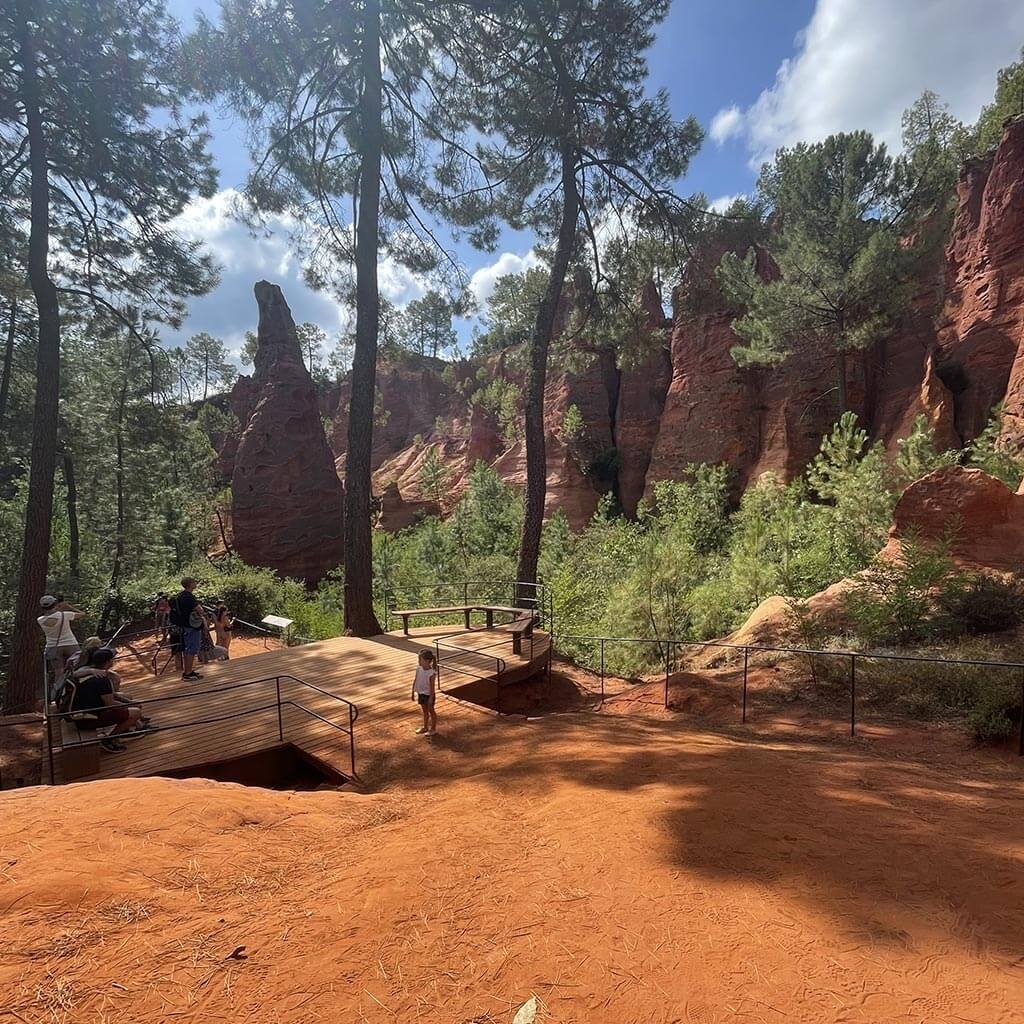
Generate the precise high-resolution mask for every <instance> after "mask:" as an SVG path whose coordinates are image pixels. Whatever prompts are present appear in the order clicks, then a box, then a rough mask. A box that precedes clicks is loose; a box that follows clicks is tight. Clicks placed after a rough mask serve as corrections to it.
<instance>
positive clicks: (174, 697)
mask: <svg viewBox="0 0 1024 1024" xmlns="http://www.w3.org/2000/svg"><path fill="white" fill-rule="evenodd" d="M282 679H287V680H290V681H292V682H294V683H298V684H299V685H300V686H305V687H306V688H308V689H310V690H314V691H316V692H317V693H319V694H322V695H323V696H325V697H329V698H330V699H331V700H334V701H337V702H338V703H339V704H344V705H345V706H346V707H347V709H348V727H347V728H346V727H345V726H343V725H341V724H339V723H338V722H334V721H331V720H330V719H328V718H324V717H323V716H322V715H320V714H319V713H318V712H316V711H314V710H313V709H312V708H308V707H306V706H305V705H304V704H301V703H299V702H298V701H296V700H292V699H290V698H285V699H282V697H281V680H282ZM270 682H273V683H275V684H276V687H277V699H276V700H275V701H274V702H273V703H268V704H263V705H260V706H259V707H255V708H252V707H250V708H242V709H240V710H237V711H232V712H229V713H227V714H224V715H216V716H214V717H212V718H199V719H192V720H190V721H187V722H179V723H176V724H173V725H166V726H161V727H160V729H159V731H160V732H173V731H175V730H178V729H189V728H194V727H195V726H200V725H215V724H217V723H218V722H227V721H231V720H232V719H235V718H242V717H245V716H246V715H253V714H261V713H263V712H266V711H271V710H273V709H274V708H276V709H277V712H278V735H279V738H280V739H281V740H282V741H283V740H284V724H283V720H282V718H281V708H282V707H293V708H297V709H298V710H299V711H302V712H304V713H305V714H307V715H310V716H311V717H313V718H316V719H318V720H319V721H321V722H323V723H324V724H326V725H329V726H330V727H331V728H332V729H335V730H337V731H338V732H341V733H345V734H347V735H348V738H349V760H350V764H351V768H352V775H353V777H354V776H355V774H356V751H355V731H354V730H355V724H356V720H357V719H358V718H359V708H358V706H357V705H356V704H354V703H353V702H352V701H350V700H348V699H347V698H345V697H342V696H340V695H339V694H336V693H331V692H330V690H325V689H323V688H322V687H320V686H317V685H316V684H315V683H310V682H308V681H307V680H305V679H301V678H299V677H298V676H295V675H292V674H291V673H287V672H282V673H279V674H278V675H275V676H262V677H261V678H259V679H246V680H243V681H241V682H238V683H230V684H228V685H226V686H219V687H214V688H211V689H206V690H189V691H187V692H185V693H172V694H167V695H165V696H162V697H153V698H150V699H148V700H141V701H138V704H139V705H140V706H148V705H152V704H165V703H169V702H172V701H183V700H194V699H197V698H202V697H209V696H211V695H214V694H222V693H230V692H232V691H233V690H240V689H244V688H247V687H251V686H258V685H260V684H262V683H270ZM97 710H98V709H97ZM81 714H88V712H81V711H63V712H57V713H51V712H50V710H49V704H47V705H46V707H45V711H44V714H43V720H44V722H45V724H46V728H47V745H48V747H49V756H50V779H51V781H52V780H53V778H54V771H53V746H54V744H53V738H52V729H51V723H52V722H53V721H63V720H64V719H74V718H75V717H76V716H79V715H81ZM104 738H105V737H99V736H97V737H96V738H94V739H85V740H81V741H80V742H79V743H78V744H76V746H89V745H92V744H96V743H101V742H102V740H103V739H104ZM60 746H61V749H63V744H61V745H60Z"/></svg>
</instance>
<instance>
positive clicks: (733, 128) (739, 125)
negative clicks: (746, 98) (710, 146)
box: [709, 104, 743, 146]
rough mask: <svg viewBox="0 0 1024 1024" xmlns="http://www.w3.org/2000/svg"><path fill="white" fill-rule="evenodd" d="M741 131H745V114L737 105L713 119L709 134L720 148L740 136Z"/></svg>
mask: <svg viewBox="0 0 1024 1024" xmlns="http://www.w3.org/2000/svg"><path fill="white" fill-rule="evenodd" d="M741 131H743V114H742V112H741V111H740V108H739V107H737V106H736V104H733V105H732V106H731V107H725V108H724V109H723V110H720V111H719V112H718V113H717V114H715V116H714V117H713V118H712V119H711V128H710V131H709V134H710V136H711V138H712V139H714V141H715V142H717V143H718V145H719V146H721V145H722V144H723V143H725V142H728V140H729V139H731V138H732V137H733V136H734V135H739V134H740V132H741Z"/></svg>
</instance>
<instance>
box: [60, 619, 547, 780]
mask: <svg viewBox="0 0 1024 1024" xmlns="http://www.w3.org/2000/svg"><path fill="white" fill-rule="evenodd" d="M439 639H440V640H441V642H442V643H443V644H445V645H447V644H455V645H457V646H458V647H460V648H462V650H463V651H464V652H465V653H463V654H456V652H454V651H452V652H449V651H448V650H447V648H446V647H442V663H441V685H442V686H443V687H444V688H445V689H454V690H456V692H457V689H458V687H459V686H460V685H465V684H467V683H470V682H478V681H479V678H480V676H484V677H486V678H490V679H493V673H494V669H495V662H494V661H493V655H496V656H497V657H500V658H501V659H503V661H504V663H505V666H506V667H505V671H504V672H503V675H502V679H503V682H510V681H513V680H515V679H519V678H525V677H526V676H527V675H532V674H534V673H536V672H538V671H540V670H542V669H543V666H544V663H545V660H546V658H547V649H548V637H547V634H544V633H540V632H538V633H536V634H535V642H534V644H533V645H532V648H533V649H532V652H531V645H530V644H529V643H524V645H523V654H522V655H521V656H516V655H515V654H513V653H512V635H511V633H509V632H507V631H506V630H502V629H500V628H495V629H494V630H484V629H480V628H477V627H474V628H473V629H471V630H469V631H466V630H454V629H452V627H451V626H450V625H443V626H421V627H417V628H414V629H411V630H410V635H409V636H404V635H403V634H402V633H401V632H396V633H392V634H382V635H380V636H377V637H373V638H370V639H361V638H357V637H335V638H334V639H331V640H321V641H318V642H316V643H312V644H305V645H303V646H301V647H292V648H281V649H277V650H269V651H267V652H266V653H262V654H254V655H250V656H248V657H245V658H239V659H237V660H233V661H229V662H219V663H216V664H211V665H207V666H203V667H201V672H202V674H203V679H201V680H199V681H198V682H194V683H187V682H185V681H184V680H182V679H181V678H180V677H179V676H178V675H177V673H176V672H174V670H173V666H172V668H171V669H170V670H169V671H168V672H166V673H165V674H163V675H162V676H159V677H154V676H150V677H148V678H146V679H145V680H140V681H138V682H132V683H131V685H130V687H129V686H127V685H126V687H125V689H126V690H128V691H129V692H130V694H131V696H132V698H133V699H135V700H137V701H139V702H141V703H143V704H148V707H147V712H148V713H149V714H150V715H151V716H152V718H153V720H154V722H156V723H157V724H158V725H160V726H161V727H162V728H161V729H160V730H158V731H156V732H152V733H147V734H145V735H139V736H131V737H127V738H126V742H127V744H128V750H127V751H126V752H124V753H120V754H106V753H104V754H103V755H102V757H101V759H100V770H99V772H98V773H97V774H96V775H94V776H88V777H86V778H82V779H76V780H75V781H83V782H84V781H89V780H91V779H101V778H119V777H125V776H142V775H156V774H160V773H161V772H170V771H181V770H183V769H188V768H190V767H193V766H198V765H203V764H210V763H214V762H216V761H220V760H227V759H230V758H234V757H239V756H243V755H246V754H250V753H255V752H257V751H259V750H264V749H267V748H268V747H270V746H274V745H276V744H277V743H278V742H280V736H281V733H280V732H279V728H278V711H277V686H276V683H275V682H274V678H273V677H276V676H294V677H297V678H298V679H300V680H305V681H306V682H308V683H312V684H314V685H315V686H318V687H320V688H321V689H323V690H325V691H327V694H321V693H318V692H316V691H315V690H312V689H310V688H309V687H307V686H304V685H303V684H302V683H300V682H295V681H292V680H289V679H284V678H282V680H281V698H282V700H285V701H288V700H292V701H294V702H295V703H296V704H298V705H301V706H302V707H306V708H308V709H310V710H312V711H315V712H316V713H317V714H320V715H322V716H323V717H324V718H327V719H329V720H332V721H337V722H339V723H340V724H342V725H344V726H345V727H346V728H347V726H348V708H347V705H344V704H340V703H339V702H338V701H336V700H334V699H332V697H331V696H329V694H334V695H337V696H340V697H343V698H345V699H347V700H349V701H351V702H352V703H354V704H355V705H357V707H358V709H359V720H358V722H357V724H356V728H355V732H356V748H357V751H362V752H363V753H365V752H366V750H367V749H368V748H367V744H369V748H370V749H371V750H372V745H373V741H374V733H375V732H376V731H378V730H380V729H385V728H387V727H389V726H392V725H393V724H394V722H395V721H396V719H407V718H409V717H410V715H411V710H410V694H411V684H412V675H413V669H414V668H415V665H416V657H417V654H418V652H419V651H420V650H421V649H423V648H425V647H430V648H431V649H433V646H434V641H435V640H439ZM495 645H497V646H495ZM481 648H487V651H486V652H484V651H481V650H480V649H481ZM446 654H451V656H452V657H457V658H458V659H459V664H458V666H457V668H458V669H460V670H462V669H464V670H465V672H461V671H456V666H453V665H451V664H446V663H445V655H446ZM531 654H532V657H531ZM129 656H132V657H134V656H135V655H134V654H131V655H129ZM255 680H264V682H260V683H256V682H254V681H255ZM455 680H459V682H456V681H455ZM239 683H247V684H249V685H245V686H238V687H236V688H234V689H225V688H226V687H231V686H234V684H239ZM183 694H184V695H188V696H189V697H190V698H192V699H181V700H169V701H160V700H159V698H165V697H176V696H180V695H183ZM263 705H273V706H268V707H265V708H263V710H259V711H256V710H254V709H256V708H260V707H262V706H263ZM243 711H246V712H249V713H247V714H245V715H239V716H238V717H232V718H228V719H227V720H224V721H214V722H209V723H207V724H202V725H194V724H189V725H188V726H187V727H182V728H174V726H185V725H186V723H194V722H195V721H196V719H197V718H203V719H215V718H220V717H222V716H227V715H236V714H238V713H239V712H243ZM446 714H456V715H463V714H467V715H468V714H472V712H471V711H470V710H468V709H466V708H465V707H463V706H462V705H460V704H458V703H453V704H452V705H451V708H450V709H446ZM281 723H282V726H283V735H284V739H285V741H286V742H291V743H294V744H295V745H296V746H298V747H300V748H301V749H303V750H305V751H307V752H308V753H309V754H311V755H312V756H314V757H316V758H318V759H319V760H321V761H324V762H325V763H327V764H328V765H329V766H331V767H333V768H335V769H336V770H338V771H341V772H343V773H344V772H347V771H348V770H349V746H348V736H347V735H346V734H343V733H340V732H338V731H337V730H335V729H332V728H330V727H329V726H327V725H325V724H324V723H322V722H320V721H318V720H317V719H315V718H313V717H311V716H309V715H307V714H306V713H305V712H303V711H302V710H300V708H299V707H292V706H285V707H283V708H282V714H281ZM361 740H362V742H361ZM54 774H55V776H56V780H57V781H61V771H60V753H59V751H57V752H55V754H54Z"/></svg>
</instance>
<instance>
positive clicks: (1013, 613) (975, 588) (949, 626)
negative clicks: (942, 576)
mask: <svg viewBox="0 0 1024 1024" xmlns="http://www.w3.org/2000/svg"><path fill="white" fill-rule="evenodd" d="M935 604H936V608H937V610H938V614H939V617H940V623H941V628H942V632H943V633H944V634H945V635H947V636H959V635H961V634H965V633H966V634H972V635H978V634H985V633H1002V632H1004V631H1006V630H1011V629H1015V628H1016V627H1017V626H1018V625H1020V623H1021V621H1022V620H1024V592H1022V590H1021V584H1020V582H1019V580H1017V579H1005V578H1003V577H1001V576H993V575H990V574H988V573H961V574H959V575H958V576H957V577H955V578H954V579H953V580H952V581H951V583H950V584H949V585H948V586H946V587H945V588H944V589H943V590H941V591H940V592H939V593H938V594H937V595H936V598H935Z"/></svg>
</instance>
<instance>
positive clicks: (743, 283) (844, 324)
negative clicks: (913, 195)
mask: <svg viewBox="0 0 1024 1024" xmlns="http://www.w3.org/2000/svg"><path fill="white" fill-rule="evenodd" d="M912 187H913V183H911V182H909V181H908V180H907V176H906V175H905V174H897V173H896V170H895V168H894V164H893V161H892V160H891V159H890V157H889V156H888V155H887V154H886V151H885V146H883V145H876V144H875V143H874V141H873V140H872V138H871V136H870V135H869V134H868V133H867V132H853V133H850V134H839V135H832V136H829V138H827V139H825V140H824V141H823V142H820V143H815V144H813V145H807V144H804V143H800V144H798V145H796V146H794V147H793V148H792V149H780V150H779V151H778V153H777V154H776V156H775V161H774V163H772V164H766V165H765V166H764V167H763V168H762V171H761V176H760V178H759V180H758V192H759V195H760V197H761V200H762V202H763V203H764V205H765V207H766V208H769V209H770V210H771V211H772V212H773V214H774V216H775V217H776V218H777V220H778V222H779V224H780V225H781V226H780V227H779V229H778V230H777V231H776V232H775V233H774V234H773V235H772V236H771V239H770V249H771V254H772V257H773V258H774V260H775V263H776V266H777V267H778V271H779V276H778V278H777V279H772V280H765V278H764V277H763V276H761V275H760V274H759V273H758V270H757V267H756V265H755V261H754V254H753V252H750V253H749V254H748V255H747V256H746V257H744V256H741V255H738V254H737V253H735V252H727V253H726V254H725V256H723V257H722V261H721V264H720V266H719V271H718V279H719V283H720V285H721V287H722V290H723V292H724V293H725V295H726V296H727V298H728V299H729V300H730V301H731V302H732V303H733V304H734V305H735V306H736V307H738V308H739V309H741V310H742V313H741V315H740V316H738V318H737V319H736V320H734V322H733V329H734V330H735V331H736V333H737V334H738V335H739V336H740V337H741V338H743V340H744V342H745V344H744V345H741V346H737V347H736V348H735V349H734V350H733V357H734V358H735V360H736V362H737V364H738V365H740V366H759V365H777V364H778V363H781V362H782V361H783V360H784V359H785V358H786V357H787V356H788V355H789V354H790V352H792V351H793V350H794V348H796V347H798V346H801V345H806V344H810V345H813V346H815V347H817V348H819V349H821V350H822V351H823V352H824V353H830V354H832V355H833V357H834V358H835V360H836V372H837V394H838V406H839V412H840V413H842V412H843V411H845V396H846V369H845V353H847V352H849V351H852V350H857V349H866V348H869V347H870V346H871V345H872V344H874V343H875V342H876V341H877V340H878V339H879V338H881V337H883V336H884V335H885V334H887V333H888V332H889V331H890V330H891V329H892V328H893V326H894V325H895V323H896V322H897V320H898V318H899V317H900V316H901V315H902V314H903V312H904V311H905V310H906V308H907V307H908V304H909V301H910V289H909V279H910V275H909V267H910V262H911V260H912V259H913V258H914V255H915V254H914V252H913V250H912V249H911V248H909V247H907V246H906V245H905V244H904V242H903V239H902V237H901V236H902V234H903V227H904V223H903V222H904V219H905V217H906V214H907V203H906V196H905V194H904V193H905V192H906V190H907V189H909V188H912Z"/></svg>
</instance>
